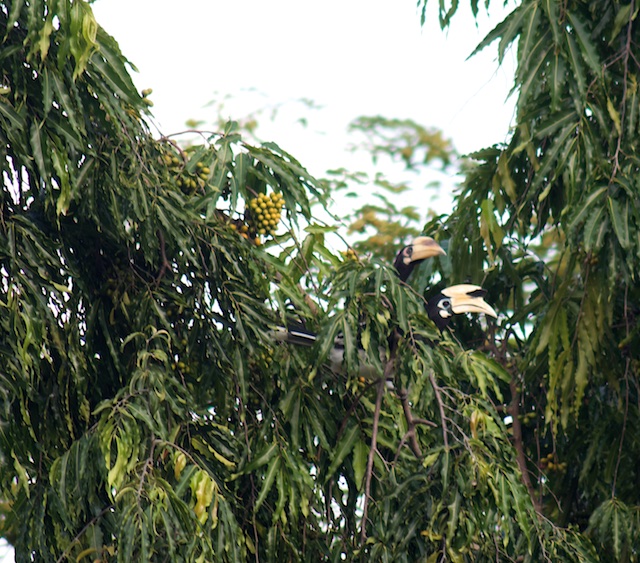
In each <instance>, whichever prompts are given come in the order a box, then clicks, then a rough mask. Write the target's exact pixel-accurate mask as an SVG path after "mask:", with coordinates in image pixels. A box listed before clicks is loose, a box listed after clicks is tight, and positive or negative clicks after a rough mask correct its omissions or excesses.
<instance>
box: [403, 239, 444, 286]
mask: <svg viewBox="0 0 640 563" xmlns="http://www.w3.org/2000/svg"><path fill="white" fill-rule="evenodd" d="M442 254H446V252H445V251H444V250H443V249H442V247H441V246H440V245H439V244H438V243H437V242H436V241H435V240H433V239H432V238H431V237H417V238H415V239H413V241H412V242H411V244H408V245H407V246H405V247H404V248H403V249H402V250H401V251H400V252H398V255H397V256H396V257H395V260H394V261H393V265H394V266H395V269H396V270H397V271H398V277H399V278H400V281H403V282H406V281H407V279H408V278H409V276H410V275H411V272H413V270H414V268H415V267H416V266H417V265H418V264H420V262H422V261H423V260H425V259H427V258H433V257H434V256H438V255H442Z"/></svg>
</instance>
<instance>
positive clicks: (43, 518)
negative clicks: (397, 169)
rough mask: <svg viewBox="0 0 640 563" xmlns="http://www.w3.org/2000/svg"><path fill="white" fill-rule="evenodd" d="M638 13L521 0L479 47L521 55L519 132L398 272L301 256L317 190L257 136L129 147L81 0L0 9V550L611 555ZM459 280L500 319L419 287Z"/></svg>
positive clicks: (99, 34) (629, 378) (321, 250)
mask: <svg viewBox="0 0 640 563" xmlns="http://www.w3.org/2000/svg"><path fill="white" fill-rule="evenodd" d="M456 5H457V4H456ZM443 9H444V10H445V11H444V12H443V14H444V15H446V17H445V18H444V20H445V23H448V18H449V16H450V15H452V13H453V11H455V9H454V10H452V11H449V13H448V15H447V14H446V13H445V12H446V9H445V7H444V6H443ZM625 10H626V12H625ZM635 13H636V11H635V8H634V7H633V4H631V5H630V7H629V8H628V9H627V8H625V7H624V6H622V5H617V4H606V5H605V4H603V5H596V4H594V5H593V6H590V5H583V4H580V5H577V6H573V5H572V4H562V5H559V4H558V5H554V6H551V5H550V4H549V3H546V4H545V5H544V6H542V5H541V4H539V3H536V2H533V1H530V2H525V3H523V4H522V5H520V6H519V7H517V8H516V10H515V11H514V13H513V14H512V15H511V16H509V18H507V20H505V22H504V23H503V24H501V25H500V26H498V28H497V29H496V30H495V31H494V32H493V33H492V34H491V35H490V36H489V37H488V39H487V41H486V43H487V44H489V43H491V42H492V41H493V40H494V39H500V44H499V49H500V53H504V50H505V49H506V48H507V46H508V45H510V44H511V43H513V42H517V45H518V56H519V61H520V66H519V69H518V75H517V79H518V85H519V87H520V96H521V97H520V98H519V100H520V101H519V105H518V111H519V113H518V128H517V129H516V132H515V134H514V136H513V140H512V142H511V143H510V144H509V145H508V146H505V147H493V148H491V149H487V150H485V151H483V152H480V153H478V154H477V155H475V157H476V159H477V160H478V165H477V166H475V167H472V168H471V170H470V171H469V173H468V176H467V180H466V182H465V185H464V186H463V190H462V191H461V193H460V194H459V197H458V201H457V207H456V209H455V210H454V212H453V213H452V215H451V216H450V217H448V218H441V220H439V221H437V222H435V221H434V222H433V223H432V224H430V225H428V227H427V229H428V230H427V232H429V234H434V235H435V236H437V237H438V238H439V240H440V241H441V242H442V244H443V245H445V246H447V249H448V252H449V256H450V259H447V260H446V261H445V260H441V261H434V262H432V263H430V264H428V265H427V267H426V268H425V269H424V270H423V272H422V273H421V275H420V276H416V278H415V279H414V280H413V282H412V283H413V285H412V286H408V285H406V284H402V283H400V282H399V281H398V278H397V276H396V275H395V272H394V271H393V269H392V268H391V267H390V266H389V261H388V259H376V258H372V259H366V258H363V257H362V256H361V257H360V258H358V257H356V256H354V255H353V254H348V255H346V256H343V255H341V254H334V253H333V252H332V251H331V250H330V249H329V248H328V247H327V245H326V244H325V237H326V234H327V232H329V231H332V230H333V229H332V228H331V227H328V226H326V225H322V224H319V223H318V221H317V220H315V219H314V217H316V216H317V214H316V212H315V211H316V210H317V209H319V208H321V207H322V206H324V205H325V201H326V198H327V196H328V188H327V184H325V183H324V182H320V181H318V180H316V179H314V178H312V177H311V176H310V175H309V174H308V173H307V172H306V170H305V169H304V167H303V166H302V165H301V164H300V163H299V162H297V161H296V159H295V158H294V157H293V156H291V155H290V154H288V153H286V152H285V151H283V150H282V149H281V148H279V147H277V146H275V145H273V144H268V143H266V144H251V143H249V142H248V141H246V140H244V139H243V137H242V136H241V134H240V133H239V132H238V130H237V128H236V127H235V125H234V124H233V123H230V124H228V125H227V126H226V127H225V129H224V130H223V131H220V132H211V133H203V134H202V136H201V141H198V142H197V143H195V142H193V140H191V141H190V142H189V143H180V142H179V140H178V142H176V140H174V139H169V138H161V139H156V138H154V137H153V136H152V135H151V134H150V132H149V130H148V128H147V125H146V122H145V112H146V110H147V107H148V100H147V93H146V92H145V93H142V94H141V93H138V92H137V91H136V90H135V88H134V87H133V84H132V82H131V80H130V77H129V74H128V68H127V65H128V62H127V60H126V59H125V58H124V57H123V55H122V54H121V53H120V51H119V49H118V46H117V44H116V43H115V41H114V40H113V39H112V38H111V37H110V36H109V35H108V34H107V33H106V32H105V31H104V30H103V29H102V28H101V27H100V26H99V25H98V24H97V22H96V21H95V19H94V18H93V14H92V11H91V8H90V5H89V4H87V3H85V2H82V1H79V0H75V1H73V2H71V1H70V0H48V1H47V0H30V1H29V2H26V1H12V2H9V1H1V0H0V37H2V48H1V50H0V61H1V63H0V64H1V67H0V68H1V70H2V72H1V75H0V76H1V80H2V83H1V84H0V135H1V136H2V144H1V148H0V150H2V151H3V154H2V158H0V167H2V171H3V180H4V182H3V190H2V195H1V200H0V393H1V395H2V402H1V403H0V406H1V408H0V430H1V432H0V454H1V455H2V464H1V465H0V499H2V518H1V519H0V525H1V531H2V534H3V535H4V536H5V537H6V538H8V539H9V541H11V543H12V544H13V545H14V546H15V548H16V558H17V560H18V561H30V560H54V561H65V560H81V559H83V558H86V557H91V558H92V560H104V561H107V560H118V561H130V560H134V561H137V560H141V561H145V560H152V561H156V560H163V561H164V560H172V561H173V560H176V561H182V560H184V561H210V560H216V561H218V560H220V561H242V560H247V559H253V560H256V561H263V560H273V561H289V560H291V561H294V560H307V559H311V558H313V559H316V558H317V559H319V560H332V561H338V560H342V559H347V560H353V559H357V558H362V559H363V560H384V561H388V560H401V561H416V560H425V561H439V560H441V559H443V558H444V559H449V560H453V561H496V560H528V561H540V560H550V561H558V560H561V561H565V560H566V561H571V560H598V558H600V559H601V560H611V557H612V556H613V557H615V558H616V559H617V560H620V561H632V560H637V559H638V533H639V532H638V530H640V524H639V519H640V518H639V516H638V515H639V511H638V499H637V494H638V493H637V490H636V487H635V483H636V482H637V477H638V476H637V471H638V469H637V466H638V464H637V460H638V455H637V452H638V438H637V436H638V435H639V434H638V431H637V430H638V381H637V362H638V355H637V352H636V351H635V344H637V340H638V336H637V330H634V329H635V328H636V327H635V323H634V315H637V314H638V313H637V310H636V309H637V295H636V294H637V291H636V290H635V289H634V288H633V285H632V283H631V282H632V281H633V280H634V279H635V277H636V271H635V269H636V268H637V263H638V262H637V260H638V255H637V248H638V245H640V237H638V236H637V232H636V225H637V224H638V221H637V219H636V213H637V211H638V210H637V201H636V199H637V198H636V197H635V196H634V194H635V193H636V191H635V188H634V185H635V184H634V183H633V182H634V181H635V178H634V175H633V172H634V170H635V168H634V166H635V165H634V164H633V163H634V160H633V159H634V145H633V143H634V132H635V127H636V126H637V124H636V118H635V117H634V116H635V115H636V112H637V99H636V96H635V86H634V85H635V78H634V76H635V74H634V68H635V67H633V66H632V63H633V64H635V54H634V50H633V49H634V46H635V43H634V42H633V29H634V28H633V22H634V18H635ZM603 14H604V17H603ZM625 18H627V19H625ZM559 61H561V62H559ZM554 65H555V66H554ZM554 69H555V70H554ZM560 71H561V72H560ZM616 124H617V125H616ZM361 125H362V126H363V127H366V126H367V123H366V122H365V121H363V122H362V123H361ZM387 125H389V123H386V124H385V126H387ZM391 125H393V126H398V131H402V127H405V126H406V125H407V122H404V121H403V122H398V123H395V124H393V123H392V124H391ZM414 130H415V129H414ZM425 133H428V136H430V139H432V140H433V139H435V140H436V141H438V142H436V143H432V144H429V143H427V145H428V146H429V147H431V149H434V148H439V149H440V152H438V151H436V152H435V153H430V152H429V150H427V151H426V153H424V154H427V155H428V154H433V155H434V156H433V158H437V159H440V160H441V161H442V162H445V163H446V162H448V160H447V156H446V155H447V154H449V148H448V147H447V146H446V144H442V143H441V144H439V143H440V141H441V140H440V139H439V137H438V136H437V135H433V132H426V131H425ZM406 138H407V137H401V138H400V139H401V140H400V141H399V144H398V146H399V147H400V149H405V150H404V152H400V156H401V158H403V159H405V160H406V161H407V163H408V164H412V165H414V164H415V161H414V160H413V157H414V155H416V154H423V153H422V152H420V151H422V150H423V149H424V148H425V139H426V137H423V138H420V137H418V138H417V139H413V138H409V141H408V144H406V145H403V144H402V143H403V142H404V140H405V139H406ZM420 143H422V145H421V144H420ZM414 145H415V147H416V149H415V150H414V151H413V152H411V153H410V152H409V150H406V149H407V147H409V148H410V147H411V146H414ZM420 158H422V157H420ZM424 159H425V160H426V161H429V159H428V158H427V157H426V156H425V157H424ZM283 213H284V214H283ZM387 252H388V251H387ZM381 254H382V253H381ZM467 278H469V279H470V280H471V281H473V282H476V283H479V282H482V283H483V285H484V286H485V287H488V288H489V289H490V292H491V293H490V300H491V301H492V302H493V303H494V304H497V308H498V309H499V310H500V311H501V312H503V314H504V315H503V316H502V317H501V319H500V321H499V323H498V325H489V326H488V327H487V326H486V325H484V324H483V322H479V321H478V320H475V321H471V320H470V319H461V321H462V322H458V323H457V324H456V331H455V334H451V333H450V332H446V333H445V334H440V333H439V332H438V331H437V330H436V328H435V326H434V325H433V323H432V322H431V321H430V320H429V319H428V318H427V316H426V314H425V311H424V296H423V289H424V285H425V284H426V285H428V286H429V287H428V289H427V296H428V295H429V292H432V291H433V290H434V287H432V286H434V285H435V284H436V280H437V283H438V284H439V285H444V284H451V283H457V282H460V281H464V280H466V279H467ZM291 320H295V321H297V322H302V323H304V324H305V326H306V327H307V328H309V329H311V330H314V331H316V332H317V333H318V334H319V336H320V338H319V339H318V343H317V345H316V346H315V347H313V348H310V349H307V348H300V347H296V346H293V345H290V344H287V343H284V342H278V341H277V339H275V338H274V334H275V331H276V327H278V326H280V325H283V324H285V323H287V322H289V321H291ZM483 328H485V329H487V330H488V331H484V330H482V329H483ZM339 333H341V335H342V340H343V342H344V358H345V361H344V365H343V369H341V370H339V372H335V371H332V370H331V369H329V367H328V362H327V358H328V357H329V356H330V354H331V350H332V348H333V345H334V341H335V338H336V336H337V335H338V334H339ZM390 335H394V337H395V338H389V337H390ZM487 335H488V337H487ZM358 348H361V350H362V353H359V352H358ZM361 365H367V366H371V367H373V368H374V369H375V371H376V372H377V373H378V374H379V376H380V380H376V381H373V382H368V381H363V380H362V379H361V378H360V377H359V376H360V373H361V370H360V369H359V368H360V366H361ZM383 375H386V376H389V377H391V378H392V379H393V381H394V384H395V389H394V390H386V386H385V385H384V381H383ZM507 411H508V412H507ZM507 414H510V415H511V417H512V419H513V421H512V422H509V420H510V418H509V417H507V416H506V415H507ZM549 454H551V456H549ZM612 554H613V555H612Z"/></svg>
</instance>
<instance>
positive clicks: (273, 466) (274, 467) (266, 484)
mask: <svg viewBox="0 0 640 563" xmlns="http://www.w3.org/2000/svg"><path fill="white" fill-rule="evenodd" d="M280 464H281V458H280V456H277V457H274V458H272V459H271V461H270V462H269V466H268V467H267V472H266V473H265V476H264V479H263V481H262V488H261V489H260V493H259V494H258V498H257V499H256V504H255V507H254V510H255V511H256V512H257V511H258V509H259V508H260V507H261V506H262V503H263V502H264V501H265V499H266V498H267V494H268V493H269V491H270V490H271V487H272V486H273V481H274V479H275V478H276V475H277V474H278V471H279V470H280Z"/></svg>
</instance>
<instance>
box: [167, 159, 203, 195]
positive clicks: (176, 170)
mask: <svg viewBox="0 0 640 563" xmlns="http://www.w3.org/2000/svg"><path fill="white" fill-rule="evenodd" d="M162 159H163V160H164V163H165V164H166V165H167V167H168V168H169V171H170V172H171V173H172V174H173V175H174V176H175V178H176V185H177V186H178V187H179V188H180V189H181V190H182V192H183V193H185V194H193V193H194V192H195V191H196V190H197V189H198V188H203V187H204V185H205V183H206V182H207V180H208V179H209V175H210V174H211V169H210V168H209V167H208V166H205V164H204V162H197V163H196V170H195V172H194V173H189V172H187V171H186V169H185V161H184V160H183V159H181V158H179V157H178V156H177V155H176V154H174V153H173V152H166V153H165V154H163V155H162Z"/></svg>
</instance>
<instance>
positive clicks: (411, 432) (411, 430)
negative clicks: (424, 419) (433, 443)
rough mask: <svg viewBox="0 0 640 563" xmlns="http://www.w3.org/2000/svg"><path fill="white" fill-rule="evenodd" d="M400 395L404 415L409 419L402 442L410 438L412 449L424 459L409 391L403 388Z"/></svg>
mask: <svg viewBox="0 0 640 563" xmlns="http://www.w3.org/2000/svg"><path fill="white" fill-rule="evenodd" d="M398 397H399V398H400V402H401V403H402V410H403V411H404V417H405V419H406V420H407V433H406V434H405V435H404V437H403V438H402V442H404V441H405V439H406V440H408V441H409V446H410V447H411V451H413V453H414V454H415V456H416V457H417V458H418V459H422V450H421V449H420V444H418V439H417V437H416V422H415V419H414V418H413V413H412V412H411V405H410V404H409V392H408V391H407V390H406V389H404V388H402V389H400V392H399V393H398Z"/></svg>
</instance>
